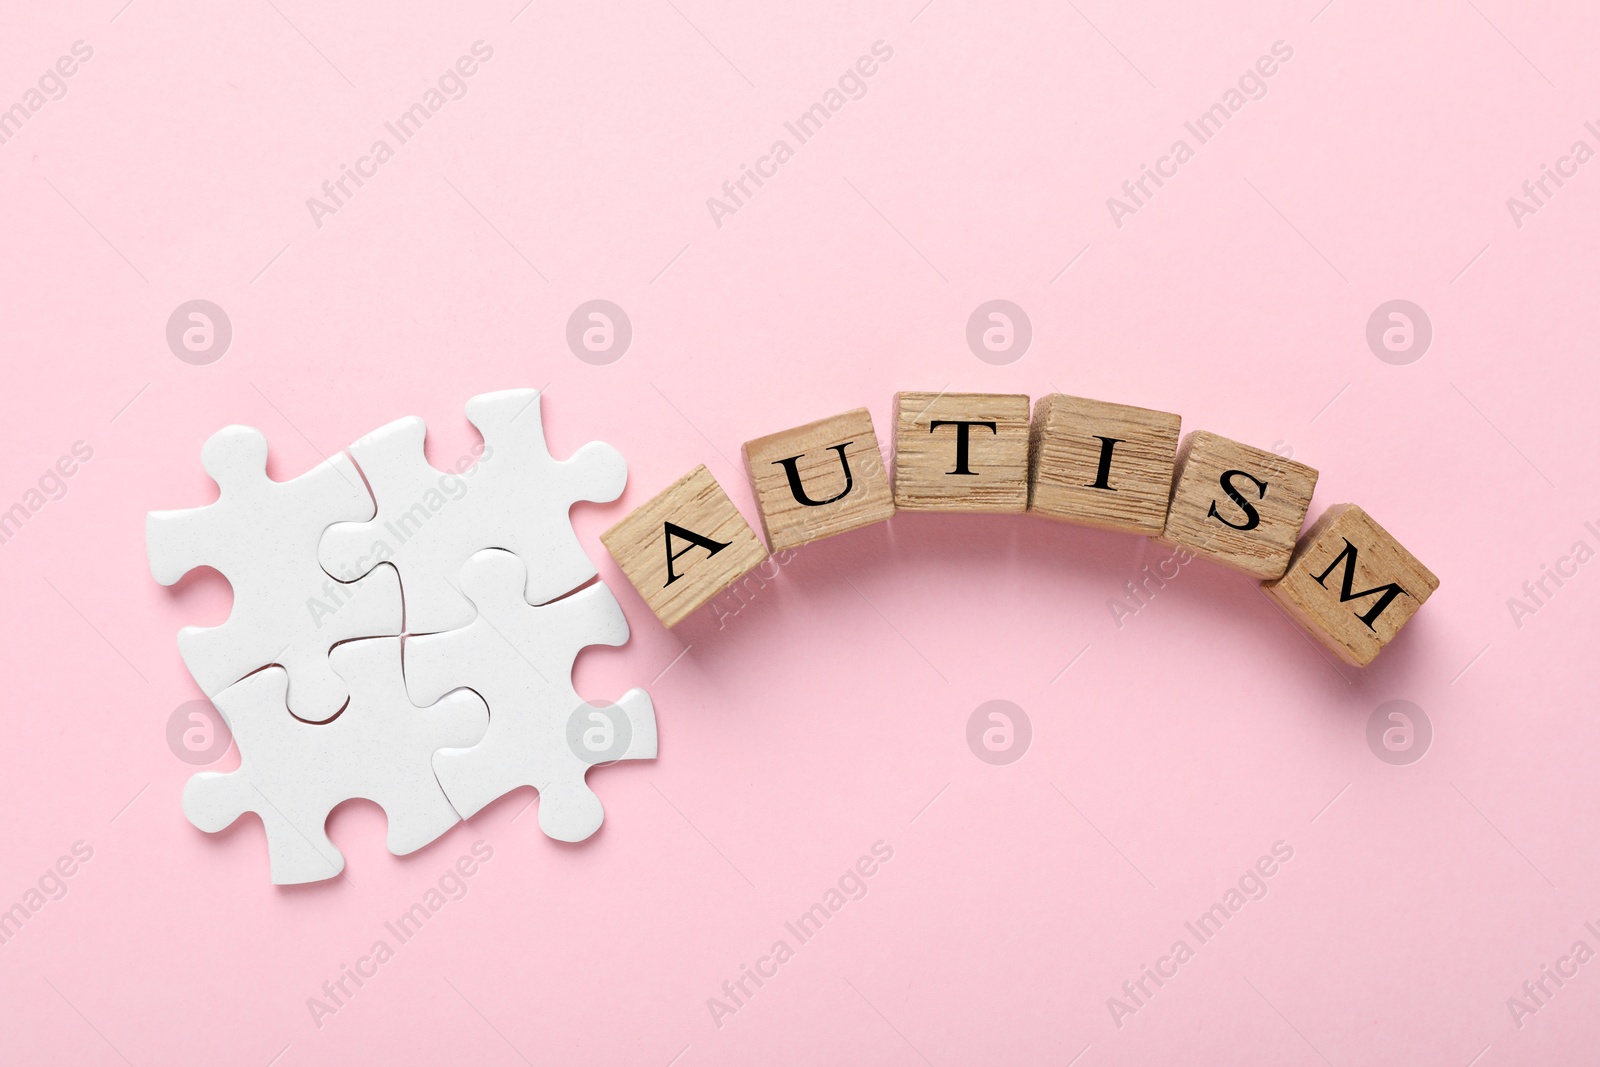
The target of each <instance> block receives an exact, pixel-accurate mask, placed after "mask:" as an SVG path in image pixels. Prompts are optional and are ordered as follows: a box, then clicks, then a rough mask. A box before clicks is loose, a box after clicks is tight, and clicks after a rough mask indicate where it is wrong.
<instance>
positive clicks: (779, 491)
mask: <svg viewBox="0 0 1600 1067" xmlns="http://www.w3.org/2000/svg"><path fill="white" fill-rule="evenodd" d="M744 464H745V468H746V469H747V470H748V471H749V472H750V484H751V485H752V486H754V487H755V493H756V506H757V507H759V508H760V509H761V526H762V529H764V530H765V531H766V534H767V546H768V547H769V548H771V549H772V551H774V552H781V551H782V550H783V549H785V548H794V547H796V546H797V545H803V544H806V543H808V542H811V541H816V540H818V539H820V538H823V537H832V536H833V535H834V534H840V533H844V532H845V531H846V530H854V529H856V528H857V527H860V526H869V525H871V524H872V523H875V522H883V521H884V520H885V519H887V518H889V516H891V515H893V514H894V495H893V493H892V492H891V491H890V489H889V474H888V472H887V471H885V470H884V467H883V453H881V452H879V451H878V436H877V434H875V433H874V432H873V430H872V416H871V415H870V414H868V413H867V409H866V408H856V409H855V410H854V411H847V412H845V413H844V414H842V415H834V416H833V417H831V418H826V419H819V420H817V421H816V422H811V423H807V424H806V425H804V426H797V427H795V428H794V429H792V430H784V431H782V432H780V433H775V434H768V435H767V436H766V437H758V438H756V439H755V440H754V441H746V442H745V446H744Z"/></svg>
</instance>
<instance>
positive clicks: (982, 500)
mask: <svg viewBox="0 0 1600 1067" xmlns="http://www.w3.org/2000/svg"><path fill="white" fill-rule="evenodd" d="M894 404H895V411H896V415H895V424H894V504H895V507H896V508H902V509H905V510H907V511H985V512H1020V511H1026V510H1027V507H1028V398H1027V397H1025V396H1020V395H1007V394H998V393H896V394H895V398H894Z"/></svg>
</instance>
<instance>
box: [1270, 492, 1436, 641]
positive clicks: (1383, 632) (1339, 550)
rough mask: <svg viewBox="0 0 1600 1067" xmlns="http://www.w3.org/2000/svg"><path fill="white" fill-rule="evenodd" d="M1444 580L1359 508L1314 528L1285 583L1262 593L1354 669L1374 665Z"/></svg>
mask: <svg viewBox="0 0 1600 1067" xmlns="http://www.w3.org/2000/svg"><path fill="white" fill-rule="evenodd" d="M1437 588H1439V579H1438V578H1436V577H1435V576H1434V574H1433V572H1432V571H1430V570H1429V569H1428V568H1427V567H1424V566H1423V565H1422V564H1421V563H1420V562H1419V561H1418V560H1417V557H1415V556H1413V555H1412V554H1411V553H1410V552H1408V551H1406V549H1405V546H1404V545H1402V544H1401V543H1400V542H1399V541H1396V540H1395V539H1394V538H1393V537H1392V536H1391V535H1390V534H1389V531H1387V530H1385V529H1384V528H1383V527H1382V526H1379V525H1378V524H1377V523H1376V522H1374V521H1373V519H1372V516H1370V515H1368V514H1367V513H1366V512H1365V511H1362V510H1361V509H1360V508H1358V507H1356V506H1355V505H1354V504H1335V505H1333V507H1331V508H1329V509H1328V510H1327V511H1325V512H1323V514H1322V517H1321V518H1319V519H1318V520H1317V521H1316V522H1314V523H1313V524H1312V525H1311V528H1310V529H1309V530H1307V531H1306V534H1305V536H1304V537H1302V538H1301V539H1300V544H1299V545H1297V546H1296V547H1295V550H1294V558H1293V559H1292V560H1290V562H1289V569H1288V571H1287V572H1286V573H1285V574H1284V576H1283V577H1282V578H1279V579H1278V580H1277V581H1274V582H1263V583H1262V585H1261V591H1262V592H1263V593H1265V594H1266V595H1267V596H1268V597H1270V598H1271V599H1272V600H1273V602H1275V603H1276V604H1277V605H1278V606H1279V607H1281V608H1283V610H1284V611H1285V612H1287V613H1288V615H1289V617H1290V618H1292V619H1293V620H1294V621H1295V622H1296V623H1298V624H1299V625H1300V627H1301V628H1302V629H1304V630H1305V631H1306V632H1307V633H1309V634H1310V635H1311V636H1312V637H1314V638H1316V639H1317V641H1318V642H1320V643H1321V644H1322V645H1324V646H1325V647H1326V648H1327V649H1328V650H1329V651H1331V652H1332V653H1333V654H1334V655H1336V656H1338V657H1339V658H1340V659H1342V660H1344V662H1346V663H1348V664H1350V665H1351V666H1354V667H1365V666H1366V665H1367V664H1369V663H1371V662H1372V660H1373V658H1374V657H1376V656H1377V654H1378V653H1379V652H1381V651H1383V647H1384V646H1385V645H1387V644H1388V643H1389V642H1390V641H1392V640H1393V639H1394V635H1395V634H1397V633H1399V632H1400V628H1401V627H1402V626H1404V625H1405V624H1406V623H1407V622H1409V621H1410V620H1411V617H1412V616H1413V615H1415V614H1416V613H1417V609H1418V608H1420V607H1422V604H1423V602H1424V601H1426V600H1427V599H1428V597H1430V596H1432V595H1433V591H1434V590H1435V589H1437Z"/></svg>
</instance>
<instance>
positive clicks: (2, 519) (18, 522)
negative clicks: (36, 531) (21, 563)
mask: <svg viewBox="0 0 1600 1067" xmlns="http://www.w3.org/2000/svg"><path fill="white" fill-rule="evenodd" d="M28 517H29V516H28V509H27V508H25V507H23V506H22V505H21V504H12V505H11V510H10V511H7V512H5V513H4V514H0V544H4V543H5V542H7V541H9V540H11V539H12V538H13V537H15V536H17V532H18V531H19V530H21V529H22V524H23V523H25V522H27V521H28Z"/></svg>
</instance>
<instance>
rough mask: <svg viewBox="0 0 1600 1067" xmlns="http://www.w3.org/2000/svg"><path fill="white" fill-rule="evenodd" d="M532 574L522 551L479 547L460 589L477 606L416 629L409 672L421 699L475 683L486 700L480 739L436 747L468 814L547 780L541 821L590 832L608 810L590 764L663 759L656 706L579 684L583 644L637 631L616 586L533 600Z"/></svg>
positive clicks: (613, 641)
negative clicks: (590, 698)
mask: <svg viewBox="0 0 1600 1067" xmlns="http://www.w3.org/2000/svg"><path fill="white" fill-rule="evenodd" d="M525 584H526V569H525V568H524V566H523V563H522V560H520V559H519V558H518V557H516V556H514V555H512V554H511V553H509V552H503V551H498V550H493V549H490V550H487V551H482V552H479V553H477V554H476V555H474V556H473V557H472V558H471V560H469V561H468V562H467V564H466V566H465V567H464V568H463V569H462V572H461V589H462V592H463V593H465V595H466V596H467V597H468V598H469V599H470V600H471V601H472V603H473V604H474V605H475V606H476V607H477V612H478V614H477V617H476V618H475V619H473V620H472V622H471V623H470V624H469V625H467V626H465V627H463V628H461V629H457V630H452V631H449V632H446V633H436V634H428V635H425V636H421V637H408V638H407V639H406V684H407V687H408V688H409V689H410V692H411V696H412V699H414V700H421V701H425V702H426V701H433V700H438V699H439V698H440V697H442V696H443V695H444V694H446V693H448V692H450V691H451V690H453V689H456V688H457V687H458V686H471V687H472V689H473V690H475V691H476V692H477V693H478V694H479V695H481V696H482V697H483V698H484V700H485V701H487V702H488V705H489V729H488V731H487V732H486V733H485V734H484V736H483V740H482V742H480V743H479V744H478V745H476V746H475V747H472V748H454V749H446V750H445V751H442V752H440V753H438V754H437V755H436V756H434V761H433V764H434V770H435V771H436V772H437V774H438V777H439V784H440V785H441V786H443V787H444V791H445V793H446V794H447V795H448V796H449V797H450V802H451V803H452V804H454V805H455V808H456V810H457V811H459V812H460V813H461V815H462V816H463V817H464V818H470V817H471V816H472V815H474V814H476V813H477V812H478V811H479V810H481V809H482V808H483V807H484V806H485V805H486V804H488V803H489V802H490V801H492V800H494V799H496V798H497V797H501V796H504V795H505V794H506V793H509V792H510V791H511V790H513V789H516V788H517V787H519V786H524V785H531V786H533V787H534V788H535V789H537V790H538V791H539V828H540V829H541V830H543V831H544V832H545V833H546V834H548V835H549V836H550V837H553V838H556V839H558V840H561V841H581V840H583V839H584V838H586V837H588V836H589V835H590V834H592V833H594V832H595V831H596V830H598V829H599V828H600V823H601V820H602V819H603V818H604V815H605V812H604V810H603V809H602V807H601V805H600V800H599V798H598V797H596V796H595V795H594V793H593V792H591V791H590V789H589V787H588V785H586V784H585V782H584V775H585V773H586V772H587V771H588V770H589V768H590V767H591V766H593V765H595V764H597V763H609V762H612V761H614V760H619V759H654V758H655V755H656V719H655V708H654V706H653V705H652V703H651V701H650V696H649V694H647V693H646V692H645V691H644V690H642V689H630V690H629V691H628V692H627V693H626V694H625V695H624V696H623V697H622V699H621V700H620V701H619V702H618V703H617V704H615V705H612V706H607V707H602V706H598V705H591V704H586V703H584V701H583V700H582V698H580V697H579V696H578V694H577V691H576V690H574V689H573V687H572V664H573V661H574V660H575V659H576V658H577V655H578V652H579V651H580V650H581V649H582V648H584V647H585V646H586V645H621V644H624V643H626V642H627V640H628V622H627V619H626V618H624V617H623V614H622V609H621V608H620V607H619V606H618V605H617V602H616V599H615V598H614V597H613V596H612V595H611V591H610V590H609V589H607V588H606V587H605V586H604V585H602V584H599V583H596V584H595V585H592V586H590V587H588V588H587V589H582V590H579V591H578V592H576V593H573V594H572V595H571V596H568V597H565V598H563V599H561V600H558V601H556V602H555V603H552V604H544V605H542V606H534V605H532V604H530V603H528V601H527V600H526V599H524V596H523V593H522V590H523V588H524V586H525ZM409 591H410V590H409V586H408V587H407V592H408V594H409Z"/></svg>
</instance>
